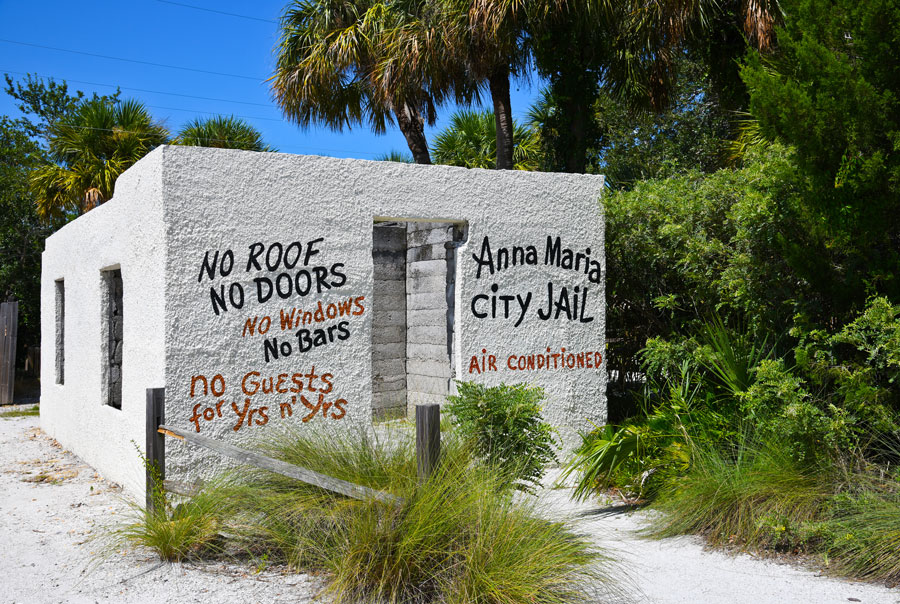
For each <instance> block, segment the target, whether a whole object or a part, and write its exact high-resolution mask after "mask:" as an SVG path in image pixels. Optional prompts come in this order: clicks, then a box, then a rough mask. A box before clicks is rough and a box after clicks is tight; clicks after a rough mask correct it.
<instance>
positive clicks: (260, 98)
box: [0, 0, 539, 159]
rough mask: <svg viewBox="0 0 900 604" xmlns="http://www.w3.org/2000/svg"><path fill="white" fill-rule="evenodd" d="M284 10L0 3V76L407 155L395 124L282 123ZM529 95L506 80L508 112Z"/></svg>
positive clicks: (276, 141)
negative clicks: (278, 83) (277, 78)
mask: <svg viewBox="0 0 900 604" xmlns="http://www.w3.org/2000/svg"><path fill="white" fill-rule="evenodd" d="M286 4H287V1H286V0H257V1H256V2H238V1H235V0H221V1H215V2H214V1H213V0H184V1H180V0H179V1H174V0H173V1H163V0H119V1H111V0H87V1H84V2H73V1H71V0H67V1H62V0H52V1H31V2H22V1H19V0H0V73H9V74H10V75H11V76H12V77H13V78H14V79H19V78H21V77H24V74H25V73H26V72H31V73H36V74H39V75H42V76H52V77H54V78H55V79H57V80H66V81H68V83H69V87H70V90H74V89H78V90H84V91H85V92H87V93H90V92H94V91H96V92H98V93H100V94H105V93H106V94H108V93H110V92H113V91H114V90H115V87H116V86H117V85H118V86H120V87H121V88H122V96H123V97H131V98H136V99H138V100H140V101H142V102H143V103H144V104H145V105H147V107H148V108H149V110H150V111H151V112H152V114H153V116H154V117H155V118H156V119H157V120H159V121H162V122H163V123H164V124H165V125H166V126H167V127H168V128H169V130H170V131H172V132H175V131H177V130H178V128H179V127H181V125H182V124H184V123H185V122H187V121H189V120H191V119H193V118H195V117H198V116H209V115H213V114H224V115H235V116H240V117H242V118H244V119H245V120H246V121H248V122H249V123H251V124H253V125H254V126H255V127H256V128H257V129H258V130H259V131H260V132H262V133H263V136H264V138H265V140H266V142H268V143H269V144H271V145H273V146H275V147H276V148H278V149H279V150H280V151H283V152H285V153H299V154H311V155H330V156H334V157H356V158H360V159H374V158H376V157H377V156H379V155H383V154H385V153H388V152H389V151H391V150H392V149H397V150H402V151H408V149H407V146H406V142H405V140H404V138H403V135H402V134H400V131H399V130H397V129H396V127H395V128H392V129H391V130H389V131H388V133H387V134H385V135H382V136H375V135H374V134H372V133H371V132H370V131H369V130H368V128H366V127H365V126H356V127H354V128H353V130H351V131H346V130H345V131H344V132H343V133H339V132H332V131H330V130H328V129H326V128H318V127H316V128H310V129H307V130H302V129H300V128H299V127H298V126H296V125H294V124H290V123H288V122H286V121H285V120H283V119H282V117H281V113H280V112H279V110H278V108H277V107H276V105H275V104H274V102H272V100H271V98H270V94H269V88H268V84H267V83H266V82H265V80H266V79H267V78H268V77H269V76H270V75H271V73H272V69H273V66H274V62H275V59H274V53H273V49H274V47H275V44H276V42H277V39H278V25H277V20H278V17H279V15H280V14H281V11H282V9H283V8H284V6H285V5H286ZM194 7H199V9H198V8H194ZM201 9H205V10H201ZM212 11H221V12H212ZM222 13H233V14H234V15H242V16H243V17H239V16H233V15H228V14H222ZM51 48H53V49H64V50H53V49H51ZM66 51H78V52H80V53H90V55H88V54H77V53H75V52H66ZM91 55H103V56H104V57H118V58H121V59H130V60H131V61H138V62H130V61H121V60H115V59H112V58H103V57H100V56H91ZM150 63H155V64H158V65H151V64H150ZM162 65H167V66H177V67H181V68H189V69H192V70H198V71H189V70H187V69H174V68H172V67H163V66H162ZM204 72H218V75H217V74H212V73H204ZM222 74H227V75H222ZM238 76H240V77H238ZM538 90H539V84H538V83H537V82H532V83H531V85H529V84H528V83H526V82H513V86H512V103H513V113H514V115H515V116H517V117H518V116H521V115H523V114H524V113H525V112H526V111H527V110H528V107H529V106H530V104H531V103H532V102H533V100H534V98H535V97H536V96H537V94H538ZM196 97H205V98H196ZM213 99H216V100H213ZM453 110H454V108H453V107H444V108H442V109H441V111H440V117H439V121H438V123H437V125H436V126H435V127H434V128H428V129H427V131H426V134H427V135H428V137H429V141H431V139H432V138H433V136H434V134H435V133H436V132H438V131H440V129H442V128H443V127H444V126H445V125H446V124H447V123H448V121H449V116H450V115H451V114H452V112H453ZM0 115H13V116H16V115H18V111H17V110H16V108H15V104H14V100H13V99H12V98H10V97H9V96H7V95H6V94H3V93H0Z"/></svg>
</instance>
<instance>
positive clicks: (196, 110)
mask: <svg viewBox="0 0 900 604" xmlns="http://www.w3.org/2000/svg"><path fill="white" fill-rule="evenodd" d="M146 106H147V107H152V108H153V109H166V110H168V111H186V112H189V113H207V114H209V115H218V116H222V114H221V113H216V112H215V111H207V110H205V109H182V108H181V107H161V106H160V105H146ZM232 117H241V118H244V119H246V120H265V121H267V122H280V123H289V122H287V121H286V120H284V119H282V118H277V117H260V116H258V115H236V114H233V115H232Z"/></svg>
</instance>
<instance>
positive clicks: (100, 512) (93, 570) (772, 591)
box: [0, 416, 900, 604]
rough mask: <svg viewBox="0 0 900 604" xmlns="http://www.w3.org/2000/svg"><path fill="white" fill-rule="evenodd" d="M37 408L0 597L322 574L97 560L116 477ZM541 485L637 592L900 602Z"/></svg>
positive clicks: (554, 506) (265, 582) (253, 596)
mask: <svg viewBox="0 0 900 604" xmlns="http://www.w3.org/2000/svg"><path fill="white" fill-rule="evenodd" d="M37 426H38V421H37V418H35V417H27V418H17V419H4V418H2V416H0V560H2V570H3V573H2V575H0V604H6V603H11V602H21V603H26V604H43V603H51V602H53V603H56V602H66V603H79V604H80V603H86V604H94V603H98V604H99V603H107V602H109V603H113V602H115V603H119V602H122V603H142V602H173V603H182V602H184V603H187V602H198V603H204V604H212V603H219V602H222V603H225V602H228V603H229V604H232V603H241V604H243V603H251V602H260V603H270V602H271V603H279V602H285V603H286V602H292V603H294V604H304V603H306V602H313V601H317V600H316V599H315V596H316V594H317V593H319V590H320V588H321V585H322V580H321V578H319V577H310V576H307V575H302V574H301V575H298V574H287V573H285V572H284V571H283V569H278V568H271V567H270V568H266V569H265V570H263V571H262V572H259V573H257V572H256V571H257V569H256V568H253V567H252V566H251V565H243V566H242V565H232V564H229V565H223V564H209V565H199V564H193V563H190V564H160V563H159V562H158V561H157V559H156V558H155V557H154V556H153V555H152V554H151V553H149V552H124V553H123V552H117V553H115V554H113V555H112V556H110V557H107V558H105V559H102V560H99V561H98V560H97V559H96V558H95V556H94V552H97V551H98V550H99V548H100V547H101V546H100V544H99V543H98V542H97V541H95V540H92V539H91V538H92V537H94V536H96V535H99V534H102V533H103V532H104V531H103V528H102V527H103V526H104V525H105V524H107V523H114V522H116V521H118V520H119V519H121V518H122V517H123V515H124V514H126V513H127V512H128V509H129V508H128V505H127V504H126V503H125V502H124V501H123V499H122V495H121V493H120V491H119V489H118V488H117V487H115V486H114V485H110V484H109V483H107V482H105V481H104V480H102V479H101V478H100V477H99V476H97V475H96V473H95V472H94V471H93V470H92V469H91V468H90V467H88V466H86V465H85V464H84V463H82V462H81V461H80V460H79V459H78V458H76V457H75V456H74V455H72V454H70V453H68V452H66V451H64V450H63V449H62V448H61V447H59V445H58V444H56V443H55V442H53V441H52V440H51V439H49V438H47V437H46V436H45V435H43V434H42V433H41V432H40V430H39V429H38V427H37ZM569 493H570V491H569V490H568V489H553V490H549V489H548V490H545V491H544V492H543V494H542V499H543V500H544V501H545V502H546V503H548V504H549V510H550V511H551V513H552V514H553V515H554V516H558V517H565V518H568V519H570V520H571V522H572V523H573V525H574V527H575V528H576V530H578V531H580V532H583V533H586V534H589V535H591V537H592V538H593V539H595V540H596V542H597V543H598V544H600V545H601V546H603V547H604V548H606V550H607V552H608V553H609V554H610V555H612V556H613V557H615V558H617V559H619V560H621V563H622V566H623V568H624V569H625V571H626V572H627V573H628V575H629V578H630V580H629V585H628V591H629V592H630V593H631V597H630V599H632V600H633V601H635V602H658V603H663V602H665V603H676V602H691V603H705V602H709V603H726V604H741V603H745V602H746V603H753V604H758V603H767V602H772V603H779V604H782V603H787V604H790V603H797V604H800V603H803V604H806V603H828V602H834V603H838V602H848V601H849V602H866V603H871V604H876V603H877V604H880V603H884V604H888V603H890V604H895V603H896V604H900V589H888V588H885V587H881V586H878V585H872V584H867V583H854V582H849V581H841V580H837V579H833V578H828V577H822V576H819V575H818V574H817V573H816V572H814V571H810V570H804V569H801V568H797V567H795V566H791V565H785V564H778V563H775V562H771V561H765V560H759V559H756V558H754V557H751V556H749V555H738V556H732V555H729V554H726V553H722V552H719V551H709V550H706V549H704V547H703V545H702V543H701V542H700V540H699V539H696V538H677V539H664V540H659V541H652V540H645V539H641V538H639V537H638V536H637V535H636V531H637V530H639V528H640V527H641V524H642V522H643V521H644V519H645V516H644V514H643V513H640V512H638V513H618V512H617V511H616V510H615V508H601V507H599V506H598V505H596V504H591V503H586V504H577V503H573V502H572V501H571V500H570V499H569Z"/></svg>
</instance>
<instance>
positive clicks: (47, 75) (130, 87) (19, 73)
mask: <svg viewBox="0 0 900 604" xmlns="http://www.w3.org/2000/svg"><path fill="white" fill-rule="evenodd" d="M0 71H3V72H5V73H15V74H18V75H36V76H38V77H41V78H56V79H58V80H63V81H64V82H75V83H77V84H89V85H91V86H108V87H110V88H121V89H122V90H136V91H138V92H149V93H151V94H166V95H169V96H180V97H184V98H186V99H199V100H201V101H221V102H223V103H237V104H239V105H254V106H257V107H269V108H272V109H274V107H272V105H271V104H268V103H251V102H250V101H233V100H231V99H218V98H215V97H209V96H196V95H193V94H181V93H179V92H164V91H162V90H148V89H146V88H134V87H132V86H119V85H118V84H104V83H102V82H87V81H85V80H72V79H69V78H64V77H61V76H54V75H50V74H46V73H31V72H27V71H15V70H12V69H0Z"/></svg>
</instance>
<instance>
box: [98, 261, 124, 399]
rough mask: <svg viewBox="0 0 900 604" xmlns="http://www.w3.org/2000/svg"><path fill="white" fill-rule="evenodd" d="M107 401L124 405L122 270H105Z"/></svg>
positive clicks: (104, 340) (104, 373)
mask: <svg viewBox="0 0 900 604" xmlns="http://www.w3.org/2000/svg"><path fill="white" fill-rule="evenodd" d="M102 275H103V300H102V303H103V343H102V346H103V350H102V352H101V354H102V359H103V365H104V366H103V381H104V384H103V386H104V401H103V402H104V403H105V404H107V405H109V406H110V407H114V408H115V409H121V408H122V333H123V332H122V271H121V269H112V270H106V271H103V273H102Z"/></svg>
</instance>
